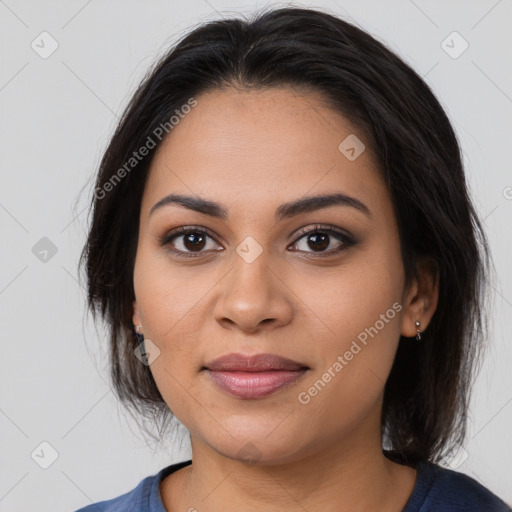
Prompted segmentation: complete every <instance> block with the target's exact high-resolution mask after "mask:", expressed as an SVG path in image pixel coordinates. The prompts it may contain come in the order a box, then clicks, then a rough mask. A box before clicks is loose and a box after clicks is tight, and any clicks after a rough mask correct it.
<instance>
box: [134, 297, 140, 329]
mask: <svg viewBox="0 0 512 512" xmlns="http://www.w3.org/2000/svg"><path fill="white" fill-rule="evenodd" d="M132 321H133V328H134V329H135V326H137V325H142V321H141V319H140V313H139V307H138V306H137V301H136V300H134V301H133V316H132Z"/></svg>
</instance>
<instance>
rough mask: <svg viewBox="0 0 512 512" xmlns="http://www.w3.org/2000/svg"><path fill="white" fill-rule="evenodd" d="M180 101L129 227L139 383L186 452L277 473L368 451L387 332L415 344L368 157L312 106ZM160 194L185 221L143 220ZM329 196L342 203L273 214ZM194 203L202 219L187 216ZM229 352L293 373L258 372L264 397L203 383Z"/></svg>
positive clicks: (298, 99) (230, 99)
mask: <svg viewBox="0 0 512 512" xmlns="http://www.w3.org/2000/svg"><path fill="white" fill-rule="evenodd" d="M196 100H197V106H195V107H194V108H192V109H191V111H190V113H189V114H187V115H186V116H184V117H183V119H182V120H181V121H180V122H179V124H178V125H176V126H174V128H173V129H172V132H171V134H170V136H169V137H168V138H167V139H166V140H165V141H164V143H163V145H162V146H161V147H160V149H159V151H158V152H157V154H156V155H155V158H154V160H153V162H152V166H151V170H150V175H149V177H148V181H147V183H146V188H145V190H144V196H143V201H142V207H141V216H140V232H139V242H138V250H137V257H136V263H135V271H134V286H135V296H136V301H135V302H134V315H133V321H134V324H141V325H142V331H143V332H144V336H145V338H146V339H149V340H151V342H149V341H147V344H148V347H147V348H148V350H149V352H150V354H151V352H152V347H154V345H156V347H158V350H159V353H158V352H154V351H153V354H152V355H151V356H150V358H152V357H154V355H156V354H158V356H157V357H156V358H155V359H154V361H153V362H152V363H151V365H150V369H151V372H152V374H153V376H154V379H155V381H156V384H157V386H158V388H159V390H160V392H161V394H162V396H163V398H164V399H165V401H166V403H167V404H168V406H169V408H170V409H171V411H172V412H173V413H174V414H175V415H176V416H177V417H178V419H179V420H180V421H181V422H182V423H183V424H184V425H185V426H186V427H187V428H188V429H189V431H190V434H191V438H192V443H193V446H194V443H195V444H196V446H202V447H203V448H205V449H208V448H209V449H212V450H215V451H216V452H217V453H220V454H223V455H225V456H227V457H230V458H235V459H236V458H238V459H247V458H252V459H253V460H254V459H259V460H260V461H262V462H264V461H266V462H268V463H277V462H285V461H292V460H295V459H298V458H301V457H304V456H306V455H308V454H312V453H315V452H321V451H322V450H323V451H325V452H326V453H327V452H329V451H330V450H332V449H333V446H334V445H335V444H336V442H337V441H336V440H338V442H339V443H340V444H343V443H349V444H350V446H355V444H357V441H356V439H362V440H363V439H364V442H368V437H372V436H373V438H374V439H375V441H376V442H377V441H378V442H379V443H380V439H379V438H378V434H379V428H380V409H381V400H382V393H383V388H384V383H385V381H386V379H387V377H388V374H389V372H390V369H391V366H392V362H393V358H394V355H395V351H396V348H397V344H398V340H399V337H400V334H401V333H402V334H404V335H406V336H413V335H414V334H415V332H416V331H415V329H414V320H413V316H411V315H408V311H409V309H408V304H409V300H408V298H407V297H406V295H405V294H406V290H405V289H404V274H403V266H402V261H401V257H400V243H399V237H398V230H397V224H396V220H395V217H394V213H393V209H392V204H391V201H390V198H389V196H388V193H387V189H386V186H385V184H384V182H383V181H382V179H381V178H380V176H379V172H378V170H377V168H376V162H375V160H374V157H373V155H372V153H371V150H370V148H369V147H368V144H366V149H364V147H363V146H362V145H361V143H363V144H364V143H365V141H364V139H363V137H362V135H360V134H359V133H357V134H356V131H355V130H354V129H353V128H352V127H351V125H350V124H349V123H348V122H347V121H346V120H345V119H344V118H343V117H342V116H340V115H339V114H338V113H336V112H334V111H332V110H331V109H329V108H327V107H326V106H325V105H324V104H323V103H322V102H321V101H320V98H319V96H317V95H316V94H307V95H306V94H299V93H297V92H295V91H294V90H292V89H289V88H282V89H266V90H263V91H262V90H260V91H257V92H248V91H237V90H235V89H225V90H223V91H215V92H210V93H207V94H204V95H201V96H199V97H197V98H196ZM347 137H349V138H348V139H347ZM355 137H357V139H356V138H355ZM345 139H347V140H345ZM344 141H345V142H344ZM342 143H343V144H342ZM340 144H341V147H340ZM169 194H177V195H180V196H187V197H189V198H190V200H189V202H188V207H187V206H184V205H183V204H179V203H177V202H170V201H169V202H167V204H164V205H161V206H159V207H157V208H155V209H154V210H153V212H151V209H152V208H153V206H154V205H156V204H157V203H158V202H159V201H161V200H162V199H163V198H165V197H166V196H168V195H169ZM335 194H340V195H342V196H348V197H350V198H353V199H352V200H351V201H352V202H350V201H348V202H347V201H345V202H344V201H342V200H338V201H337V202H328V203H324V204H323V206H322V203H321V202H317V203H316V204H315V203H314V202H309V203H307V202H306V203H305V205H304V206H303V207H297V208H292V207H289V205H290V204H293V203H295V202H297V201H300V202H302V201H307V200H308V198H312V197H317V196H327V195H328V196H332V195H335ZM199 200H203V201H208V203H215V204H216V205H218V207H216V208H212V207H211V204H206V205H203V207H201V211H196V209H194V207H193V202H197V201H199ZM356 201H357V202H356ZM308 205H309V206H308ZM355 205H356V206H355ZM208 212H209V213H208ZM220 212H223V213H224V214H225V215H224V216H221V215H220V214H219V213H220ZM213 214H215V215H213ZM276 215H277V217H276ZM182 227H184V228H187V229H189V228H190V231H191V232H190V233H188V234H183V233H179V232H178V233H175V230H176V229H177V228H182ZM197 228H200V230H201V231H200V232H199V233H198V232H197ZM194 230H196V231H194ZM204 231H206V234H205V233H204ZM338 232H339V233H340V234H341V235H340V236H338V235H337V233H338ZM307 233H310V234H309V235H307ZM173 235H175V236H173ZM162 240H163V244H162ZM411 324H412V325H411ZM232 353H237V354H242V355H244V356H250V355H254V354H262V353H270V354H274V355H278V356H282V357H285V358H288V359H292V360H294V361H296V362H298V363H300V365H299V366H302V367H305V368H307V369H306V370H303V371H300V372H298V371H295V372H283V371H282V370H281V371H279V370H277V371H273V372H270V373H269V372H267V373H266V374H265V375H266V377H261V375H263V374H260V377H261V380H260V381H259V382H260V384H262V383H263V382H264V383H266V384H269V383H270V384H272V383H274V385H275V387H272V386H270V387H265V386H263V387H262V386H260V387H256V388H251V387H248V379H249V378H251V377H254V376H255V374H254V373H253V374H252V376H251V375H248V374H247V372H244V373H237V375H235V374H234V373H233V372H231V373H230V372H224V373H214V372H212V371H209V370H206V369H205V367H208V364H209V363H210V362H211V361H213V360H214V359H216V358H218V357H220V356H223V355H226V354H232ZM150 360H151V359H150ZM214 375H217V376H220V377H219V378H221V377H223V378H225V379H227V382H228V388H229V383H233V382H235V385H233V386H232V390H231V391H230V390H229V389H226V388H225V387H222V386H220V385H219V384H218V383H217V381H216V380H215V379H213V378H212V376H214ZM232 377H233V378H232ZM233 379H235V380H233ZM236 379H238V380H236ZM258 379H259V377H258V376H256V380H258ZM265 379H267V380H265ZM273 379H275V380H273ZM287 379H290V380H287ZM253 380H254V379H253ZM283 382H286V384H285V385H280V384H282V383H283ZM276 383H277V384H276ZM251 390H252V391H251ZM251 393H252V394H251Z"/></svg>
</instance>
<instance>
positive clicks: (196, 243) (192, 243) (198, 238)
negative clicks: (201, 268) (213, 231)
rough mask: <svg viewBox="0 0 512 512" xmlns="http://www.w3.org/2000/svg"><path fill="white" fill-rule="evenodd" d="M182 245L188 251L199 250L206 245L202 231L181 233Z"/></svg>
mask: <svg viewBox="0 0 512 512" xmlns="http://www.w3.org/2000/svg"><path fill="white" fill-rule="evenodd" d="M183 245H184V246H185V248H186V249H187V250H189V251H200V250H201V249H204V246H205V245H206V236H205V235H203V234H202V233H189V234H187V235H183Z"/></svg>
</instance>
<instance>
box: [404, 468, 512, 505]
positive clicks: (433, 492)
mask: <svg viewBox="0 0 512 512" xmlns="http://www.w3.org/2000/svg"><path fill="white" fill-rule="evenodd" d="M417 469H418V476H417V480H416V485H415V487H414V490H413V493H412V495H411V497H410V498H409V501H408V503H407V505H406V507H405V508H404V511H403V512H444V511H446V512H448V511H449V512H459V511H460V512H463V511H464V512H482V511H485V512H511V511H512V509H511V508H510V507H509V506H508V505H507V504H506V503H505V502H504V501H502V500H501V499H500V498H498V496H496V495H495V494H493V493H492V492H491V491H490V490H489V489H487V488H486V487H484V486H483V485H482V484H480V483H479V482H477V481H476V480H475V479H474V478H471V477H470V476H468V475H465V474H464V473H459V472H458V471H454V470H451V469H447V468H444V467H441V466H439V465H437V464H433V463H431V462H426V461H424V462H421V463H420V464H419V466H418V468H417Z"/></svg>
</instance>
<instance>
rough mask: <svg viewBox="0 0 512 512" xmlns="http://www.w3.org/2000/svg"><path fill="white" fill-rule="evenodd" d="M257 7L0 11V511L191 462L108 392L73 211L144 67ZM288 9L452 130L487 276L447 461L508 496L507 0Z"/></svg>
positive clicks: (70, 504) (78, 498) (49, 5)
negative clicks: (483, 310)
mask: <svg viewBox="0 0 512 512" xmlns="http://www.w3.org/2000/svg"><path fill="white" fill-rule="evenodd" d="M271 4H273V3H272V2H265V3H263V2H254V3H244V4H243V7H241V4H240V2H234V1H231V2H229V1H223V0H208V1H207V0H186V1H182V0H180V1H173V2H170V1H163V0H159V1H155V0H153V1H148V2H142V1H140V2H135V1H133V0H132V1H126V0H123V1H121V0H117V1H109V2H105V1H103V2H101V1H99V0H89V1H86V0H77V1H67V2H55V1H46V2H38V1H36V0H33V1H15V0H6V1H0V40H1V42H2V48H3V51H2V55H1V59H2V66H1V77H0V107H1V109H2V117H1V137H0V151H1V163H2V187H1V189H0V223H1V228H2V265H1V267H0V306H1V309H2V323H1V328H2V336H3V342H2V357H1V360H0V361H1V362H0V379H1V380H0V382H1V398H0V428H1V432H2V440H1V450H0V453H1V458H2V463H1V464H0V511H5V512H6V511H13V512H14V511H35V510H37V511H41V512H50V511H55V510H70V511H72V510H75V509H76V508H78V507H80V506H84V505H86V504H89V503H90V502H92V501H98V500H102V499H107V498H111V497H114V496H117V495H119V494H122V493H124V492H126V491H128V490H131V489H132V488H133V487H134V486H135V485H136V484H137V483H138V482H139V481H140V480H141V479H142V478H143V477H145V476H148V475H150V474H153V473H154V472H156V471H158V470H159V469H161V468H162V467H163V466H165V465H168V464H171V463H173V462H178V461H181V460H185V459H186V458H189V456H190V453H189V451H188V449H189V446H188V443H187V442H185V443H184V445H183V446H182V447H180V446H179V445H178V443H177V442H176V443H175V442H171V441H169V442H168V443H166V444H164V445H163V446H162V447H160V449H159V450H154V449H152V448H151V447H149V446H148V445H147V443H146V441H145V439H144V436H143V435H142V434H140V433H138V429H137V426H136V424H135V423H134V422H133V421H132V420H131V419H130V417H129V416H128V415H127V414H126V413H124V412H123V410H122V409H121V408H120V407H119V406H118V405H117V403H116V401H115V399H114V397H113V394H112V392H111V391H110V389H109V386H108V384H107V383H108V375H107V372H106V369H107V366H106V363H107V359H106V350H105V337H104V336H103V335H102V333H101V330H100V331H99V332H96V331H95V329H94V327H93V325H92V322H91V321H90V319H88V317H87V316H86V313H85V308H84V292H83V290H82V289H81V287H80V285H79V283H78V281H77V262H78V257H79V254H80V250H81V248H82V245H83V242H84V237H85V229H86V226H87V212H86V211H85V210H84V209H85V207H86V205H87V201H88V199H89V194H90V191H91V186H90V184H91V182H90V178H91V176H92V175H93V174H94V172H95V170H96V168H97V165H98V162H99V159H100V156H101V152H102V150H103V149H104V148H105V145H106V143H107V140H108V137H109V135H110V134H111V133H112V130H113V129H114V127H115V124H116V120H117V117H118V116H119V115H120V114H121V112H122V109H123V107H124V106H125V105H126V102H127V101H128V98H129V97H130V94H131V93H133V91H134V90H135V87H136V85H137V84H138V82H139V80H140V79H141V77H142V76H143V74H144V73H145V71H146V69H147V68H148V66H149V65H151V64H152V63H153V62H154V60H155V59H156V58H157V56H158V55H160V54H161V53H162V52H163V51H164V50H165V49H166V48H168V46H169V45H170V44H171V43H173V42H174V41H175V40H176V39H177V38H178V37H180V36H182V35H183V34H184V33H185V32H186V31H187V30H188V29H189V28H191V27H193V26H196V25H197V24H199V23H201V22H203V21H207V20H212V19H215V18H218V17H221V16H231V15H233V14H235V13H237V12H243V13H250V12H253V11H254V10H256V9H258V8H261V7H264V6H268V5H271ZM276 5H280V6H283V5H286V4H284V3H279V4H276ZM294 5H301V6H310V7H319V8H326V9H328V10H329V11H330V12H331V13H334V14H339V15H341V16H343V17H345V18H346V19H348V20H349V21H353V22H355V23H357V24H359V25H360V26H361V27H363V28H365V29H367V30H368V31H369V32H370V33H372V34H373V35H374V36H375V37H377V38H378V39H380V40H382V41H384V42H385V43H387V44H388V45H389V46H390V47H391V48H393V49H394V50H395V51H397V52H398V53H399V55H401V56H402V57H403V58H404V59H405V60H406V61H407V62H408V63H409V64H411V65H412V66H413V67H414V68H415V69H416V70H417V71H418V72H419V73H420V74H421V75H422V76H423V77H424V78H425V80H426V81H427V82H428V83H429V85H430V86H431V87H432V88H433V90H434V92H435V93H436V94H437V96H438V97H439V99H440V101H441V103H442V104H443V106H444V107H445V108H446V110H447V112H448V115H449V116H450V118H451V120H452V122H453V124H454V126H455V128H456V131H457V134H458V136H459V139H460V142H461V145H462V148H463V152H464V160H465V164H466V166H467V173H468V179H469V182H470V185H471V190H472V193H473V196H474V200H475V203H476V206H477V209H478V211H479V213H480V215H481V217H482V218H483V219H484V227H485V229H486V230H487V233H488V236H489V239H490V243H491V249H492V251H493V256H494V261H495V265H496V271H497V278H496V281H495V282H494V283H493V285H492V294H493V297H494V309H493V310H492V312H491V313H490V324H491V326H492V331H491V335H490V348H489V350H488V352H487V357H486V359H485V363H484V365H483V367H482V371H481V373H480V375H479V378H478V380H477V382H476V386H475V391H474V397H473V402H472V409H471V421H470V425H469V436H468V441H467V444H466V445H465V447H464V451H462V450H461V452H460V453H459V455H458V456H457V457H456V458H455V459H453V460H451V461H446V465H451V467H454V468H456V469H457V470H458V471H462V472H464V473H467V474H469V475H470V476H472V477H473V478H476V479H477V480H479V481H480V482H482V483H483V484H484V485H486V486H487V487H489V488H490V489H491V490H492V491H493V492H495V493H496V494H498V495H499V496H501V497H502V498H504V499H505V500H506V501H508V502H510V503H512V486H511V485H510V484H511V481H512V477H511V470H510V462H511V454H512V438H511V436H510V432H511V431H512V429H511V426H512V376H511V372H510V366H511V360H512V343H511V335H510V333H511V332H512V271H511V268H510V262H511V261H512V230H511V229H510V225H511V220H512V174H511V171H510V144H511V142H512V137H511V135H512V134H511V131H512V129H511V124H512V123H511V119H512V117H511V114H512V71H511V69H512V68H511V66H510V48H512V36H511V34H512V30H511V20H512V3H511V1H510V0H499V1H497V0H479V1H468V0H466V1H437V2H432V1H430V2H427V1H424V0H423V1H421V0H414V1H413V0H393V1H388V2H386V3H385V5H384V2H378V1H361V0H350V1H348V0H347V1H339V2H334V1H329V2H328V1H324V2H316V3H314V4H311V3H306V2H303V3H294ZM454 31H455V32H457V33H458V34H453V32H454ZM42 32H47V33H48V34H49V35H45V34H43V35H41V33H42ZM443 41H444V42H443ZM57 44H58V47H57V48H56V50H55V51H54V52H53V53H52V54H51V55H46V54H45V52H46V53H49V52H50V51H51V50H52V49H53V48H52V45H53V46H55V45H57ZM466 44H467V45H468V47H467V49H466V50H465V51H463V52H462V50H464V48H465V46H466ZM41 54H42V55H41ZM459 54H460V55H459ZM43 57H46V58H43ZM383 79H385V77H383ZM84 186H87V188H86V190H85V192H84V193H83V194H82V195H81V196H79V192H80V190H81V189H82V187H84ZM77 199H78V205H77V207H76V209H73V207H74V204H75V202H76V201H77ZM418 236H421V233H418ZM41 239H43V240H41ZM45 251H47V252H45ZM55 251H56V252H55ZM87 347H88V348H87ZM182 432H186V431H185V430H184V429H182ZM43 442H45V443H49V445H48V444H43V445H41V443H43ZM53 459H55V460H53ZM50 463H51V464H50ZM48 464H50V465H49V467H48V468H47V469H43V468H42V467H41V466H42V465H43V466H44V465H48Z"/></svg>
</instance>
